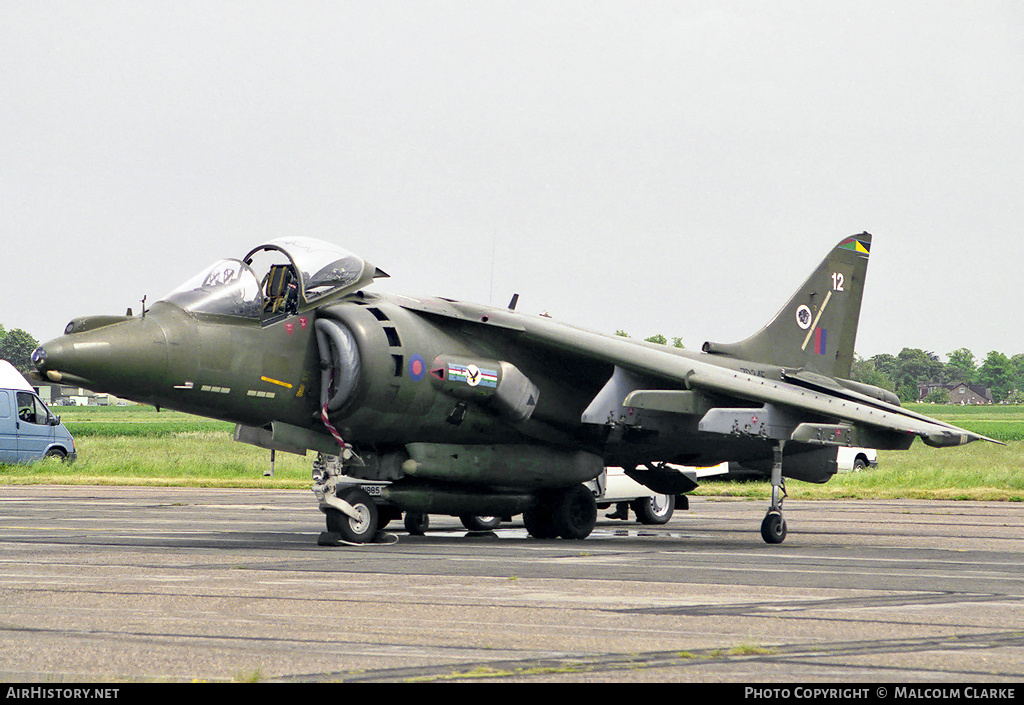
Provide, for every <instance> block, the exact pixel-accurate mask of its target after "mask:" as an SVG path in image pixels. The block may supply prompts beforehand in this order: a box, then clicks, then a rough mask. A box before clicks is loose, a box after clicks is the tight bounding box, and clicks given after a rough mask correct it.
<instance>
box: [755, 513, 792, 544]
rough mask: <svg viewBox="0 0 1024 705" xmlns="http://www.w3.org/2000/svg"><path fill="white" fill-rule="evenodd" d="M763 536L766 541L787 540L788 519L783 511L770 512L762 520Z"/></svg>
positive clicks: (780, 541)
mask: <svg viewBox="0 0 1024 705" xmlns="http://www.w3.org/2000/svg"><path fill="white" fill-rule="evenodd" d="M761 538H763V539H764V540H765V543H782V542H783V541H785V540H786V519H785V517H783V516H782V512H768V513H767V514H765V517H764V521H762V522H761Z"/></svg>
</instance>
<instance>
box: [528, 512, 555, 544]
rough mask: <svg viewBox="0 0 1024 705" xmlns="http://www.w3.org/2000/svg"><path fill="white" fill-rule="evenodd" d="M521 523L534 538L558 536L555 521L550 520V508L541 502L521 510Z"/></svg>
mask: <svg viewBox="0 0 1024 705" xmlns="http://www.w3.org/2000/svg"><path fill="white" fill-rule="evenodd" d="M523 525H525V526H526V530H527V531H528V532H529V534H530V536H532V537H533V538H535V539H555V538H558V531H557V530H556V529H555V523H554V522H553V521H552V520H551V510H550V509H549V508H548V507H547V506H545V505H543V504H542V505H540V506H538V507H534V508H532V509H527V510H526V511H525V512H523Z"/></svg>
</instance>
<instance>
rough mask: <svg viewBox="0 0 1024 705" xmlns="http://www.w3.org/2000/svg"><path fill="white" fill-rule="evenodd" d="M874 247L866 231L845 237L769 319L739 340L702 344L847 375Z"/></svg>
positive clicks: (727, 352)
mask: <svg viewBox="0 0 1024 705" xmlns="http://www.w3.org/2000/svg"><path fill="white" fill-rule="evenodd" d="M870 251H871V235H869V234H868V233H861V234H860V235H854V236H853V237H848V238H845V239H844V240H842V241H841V242H840V243H839V244H838V245H836V246H835V247H834V248H833V249H832V251H831V252H829V254H828V256H827V257H825V259H824V260H823V261H822V263H821V264H820V265H818V268H817V269H816V270H815V271H814V273H813V274H812V275H811V276H810V277H809V278H808V279H807V281H806V282H804V284H803V286H801V287H800V289H799V290H797V292H796V294H794V295H793V298H791V299H790V300H789V302H788V303H787V304H786V305H785V306H783V307H782V310H781V311H779V312H778V313H777V314H776V315H775V318H773V319H772V321H771V323H769V324H768V325H766V326H765V327H764V328H762V329H761V330H760V331H759V332H758V333H755V334H754V335H752V336H751V337H749V338H747V339H746V340H743V341H741V342H739V343H732V344H722V343H704V352H707V353H712V354H717V355H726V356H728V357H735V358H739V359H741V360H750V361H752V362H762V363H765V364H770V365H778V366H779V367H788V368H797V369H807V370H811V371H814V372H817V373H819V374H822V375H827V376H829V377H842V378H847V377H849V376H850V368H851V367H852V366H853V346H854V342H855V341H856V338H857V322H858V319H859V318H860V304H861V299H862V298H863V295H864V277H865V275H866V273H867V268H868V253H869V252H870Z"/></svg>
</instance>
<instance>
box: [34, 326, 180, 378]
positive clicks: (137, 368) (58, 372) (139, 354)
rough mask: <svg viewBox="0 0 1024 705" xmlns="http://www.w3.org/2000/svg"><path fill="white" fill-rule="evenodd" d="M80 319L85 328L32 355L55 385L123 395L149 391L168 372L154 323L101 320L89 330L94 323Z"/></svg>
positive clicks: (41, 347) (45, 344) (159, 332)
mask: <svg viewBox="0 0 1024 705" xmlns="http://www.w3.org/2000/svg"><path fill="white" fill-rule="evenodd" d="M76 320H81V321H84V322H85V324H86V325H83V326H81V327H82V328H84V330H81V331H72V332H71V333H68V334H66V335H62V336H60V337H59V338H55V339H53V340H51V341H49V342H46V343H43V344H42V345H40V346H39V347H38V348H36V349H35V351H34V352H33V353H32V362H33V364H34V365H35V366H36V369H37V370H38V371H39V373H40V375H41V376H44V377H46V378H47V379H49V380H50V381H51V382H56V383H59V384H70V385H73V386H78V387H85V388H87V389H91V390H93V391H96V392H109V393H111V394H118V395H124V394H126V393H132V392H140V393H146V392H148V390H149V388H150V387H151V386H153V385H154V384H155V383H156V381H157V380H158V379H160V378H162V377H163V375H164V374H165V373H166V369H167V351H166V344H165V343H164V335H163V330H162V329H161V328H160V326H159V325H158V324H157V323H156V322H155V321H154V322H150V321H145V320H144V319H141V318H139V319H134V320H132V319H128V320H124V321H117V322H114V323H110V324H105V325H100V324H103V323H106V322H105V321H100V322H98V323H95V324H93V325H95V326H96V327H94V328H90V327H89V325H88V324H90V323H91V321H90V320H89V319H76ZM69 328H70V326H69Z"/></svg>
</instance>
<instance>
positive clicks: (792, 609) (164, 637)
mask: <svg viewBox="0 0 1024 705" xmlns="http://www.w3.org/2000/svg"><path fill="white" fill-rule="evenodd" d="M766 508H767V502H764V501H745V500H719V499H704V498H699V497H698V498H691V508H690V510H689V511H677V512H676V515H675V516H674V517H673V519H672V521H671V522H669V523H668V524H666V525H664V526H659V527H646V526H642V525H640V524H637V523H635V522H634V521H621V520H612V519H607V518H605V517H604V515H605V514H606V513H607V512H602V518H601V519H600V520H599V522H598V527H597V529H596V530H595V531H594V533H593V534H592V535H591V536H590V537H589V538H588V539H586V540H584V541H565V540H537V539H533V538H530V537H528V536H527V534H526V532H525V530H524V529H523V528H522V524H521V523H518V522H513V523H512V524H510V525H507V527H508V528H506V525H503V526H502V528H500V529H498V530H496V531H495V532H492V533H489V534H471V533H469V532H467V531H466V530H465V529H463V528H462V526H461V524H460V523H459V522H458V520H457V519H454V518H451V517H441V516H432V517H431V528H430V529H429V530H428V532H427V534H426V535H425V536H412V535H409V534H408V533H406V532H405V530H404V528H403V527H402V524H401V522H394V523H392V524H391V525H389V526H388V527H387V531H388V532H389V534H390V535H391V536H390V538H391V539H392V540H393V541H394V542H393V543H379V544H369V545H365V546H359V547H352V546H338V547H328V546H320V545H318V543H317V538H318V535H319V534H320V532H321V531H323V529H324V519H323V515H322V514H321V513H320V512H319V511H318V510H317V508H316V501H315V499H314V497H313V495H312V493H311V492H308V491H274V490H260V491H250V490H208V489H164V488H116V487H66V486H51V487H38V486H33V487H12V486H5V487H3V488H2V489H0V605H2V607H3V610H2V614H0V679H2V680H3V681H5V682H20V683H26V682H40V681H47V682H91V683H95V682H105V683H108V682H152V681H193V680H201V681H209V682H218V681H235V680H260V681H264V682H272V681H291V682H295V681H303V682H320V681H346V682H371V683H373V682H376V683H381V682H388V683H390V682H397V681H444V682H450V681H457V680H464V681H474V682H476V681H489V682H494V681H499V682H522V681H528V682H559V681H561V682H672V681H687V682H694V681H697V682H731V683H745V682H753V683H772V682H775V683H779V682H785V683H821V682H830V683H835V682H845V683H850V682H862V683H878V682H886V683H891V682H924V683H976V682H986V683H988V682H991V683H1004V684H1005V683H1019V682H1021V681H1022V680H1024V560H1022V558H1021V556H1022V555H1024V550H1022V549H1024V530H1022V529H1024V506H1022V505H1020V504H1014V503H985V502H940V501H883V502H876V501H871V502H869V501H813V502H811V501H806V502H798V501H792V500H788V501H787V502H786V505H785V509H786V517H787V521H788V524H789V536H788V538H787V539H786V541H785V542H784V543H783V544H781V545H776V546H769V545H767V544H765V543H763V542H762V540H761V537H760V533H759V526H760V522H761V518H762V517H763V515H764V512H765V510H766Z"/></svg>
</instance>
